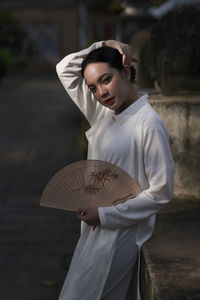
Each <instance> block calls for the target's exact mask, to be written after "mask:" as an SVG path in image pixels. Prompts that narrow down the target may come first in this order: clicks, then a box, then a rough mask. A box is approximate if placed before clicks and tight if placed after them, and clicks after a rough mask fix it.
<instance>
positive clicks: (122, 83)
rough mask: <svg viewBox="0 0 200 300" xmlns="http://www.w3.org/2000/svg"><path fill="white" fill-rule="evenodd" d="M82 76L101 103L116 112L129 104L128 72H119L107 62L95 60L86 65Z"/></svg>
mask: <svg viewBox="0 0 200 300" xmlns="http://www.w3.org/2000/svg"><path fill="white" fill-rule="evenodd" d="M84 78H85V81H86V84H87V85H88V88H89V89H90V91H91V92H92V93H93V95H94V97H95V98H96V100H97V101H99V102H100V103H101V104H102V105H104V106H106V107H108V108H110V109H112V110H115V111H117V112H118V113H119V112H121V111H123V110H124V109H125V108H127V107H128V106H129V105H130V99H129V97H128V95H129V93H128V92H129V86H130V76H129V72H126V71H122V72H119V71H118V70H117V69H115V68H111V67H110V66H109V64H107V63H102V62H97V63H90V64H88V65H87V67H86V69H85V71H84Z"/></svg>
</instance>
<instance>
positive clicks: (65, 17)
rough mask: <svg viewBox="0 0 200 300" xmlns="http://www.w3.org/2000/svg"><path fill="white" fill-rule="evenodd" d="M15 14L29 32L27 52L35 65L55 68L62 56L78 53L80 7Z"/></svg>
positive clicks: (18, 11)
mask: <svg viewBox="0 0 200 300" xmlns="http://www.w3.org/2000/svg"><path fill="white" fill-rule="evenodd" d="M12 13H13V14H14V15H15V16H16V17H17V18H18V19H19V20H20V21H21V22H22V24H23V26H24V28H25V29H26V30H27V32H28V36H27V39H26V42H25V46H24V51H25V55H26V56H27V59H28V60H30V61H32V62H33V65H34V64H35V65H37V64H40V65H41V64H43V63H44V64H46V63H47V64H48V63H49V64H50V65H51V64H52V65H55V63H57V62H58V61H59V60H60V58H61V57H63V56H64V55H66V54H68V53H70V52H73V51H76V50H77V48H78V23H77V10H76V8H74V7H68V8H62V9H51V8H48V9H45V10H44V9H21V10H12Z"/></svg>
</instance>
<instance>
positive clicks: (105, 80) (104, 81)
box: [103, 75, 112, 84]
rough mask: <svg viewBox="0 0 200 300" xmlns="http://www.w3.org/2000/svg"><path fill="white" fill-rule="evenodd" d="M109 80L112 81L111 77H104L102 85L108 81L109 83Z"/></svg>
mask: <svg viewBox="0 0 200 300" xmlns="http://www.w3.org/2000/svg"><path fill="white" fill-rule="evenodd" d="M111 79H112V76H110V75H109V76H106V77H105V78H104V79H103V83H104V84H107V83H109V82H110V81H111Z"/></svg>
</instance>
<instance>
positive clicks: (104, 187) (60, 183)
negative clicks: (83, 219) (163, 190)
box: [40, 160, 141, 211]
mask: <svg viewBox="0 0 200 300" xmlns="http://www.w3.org/2000/svg"><path fill="white" fill-rule="evenodd" d="M140 192H141V190H140V188H139V186H138V185H137V183H136V182H135V180H134V179H133V178H132V177H131V176H130V175H129V174H128V173H126V172H125V171H124V170H123V169H121V168H120V167H118V166H116V165H113V164H111V163H108V162H106V161H102V160H81V161H78V162H75V163H72V164H70V165H68V166H66V167H64V168H63V169H61V170H60V171H58V172H57V173H56V174H55V175H54V176H53V177H52V178H51V179H50V181H49V183H48V184H47V185H46V187H45V189H44V191H43V193H42V197H41V201H40V205H42V206H48V207H52V208H59V209H64V210H72V211H76V210H77V209H79V208H87V207H100V206H112V205H115V204H117V203H120V202H124V201H126V200H127V199H130V198H134V197H135V196H136V195H137V194H139V193H140Z"/></svg>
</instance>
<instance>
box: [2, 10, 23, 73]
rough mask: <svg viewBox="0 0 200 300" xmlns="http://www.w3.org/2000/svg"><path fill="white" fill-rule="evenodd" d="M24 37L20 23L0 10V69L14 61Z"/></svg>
mask: <svg viewBox="0 0 200 300" xmlns="http://www.w3.org/2000/svg"><path fill="white" fill-rule="evenodd" d="M25 37H26V32H25V31H24V29H23V28H22V25H21V23H20V22H19V21H18V20H17V19H16V18H15V17H14V16H13V15H11V14H10V13H9V12H7V11H0V69H7V68H8V67H10V66H12V65H13V64H14V63H15V60H16V57H17V55H19V54H20V51H21V50H22V43H23V41H24V38H25Z"/></svg>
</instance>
